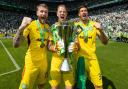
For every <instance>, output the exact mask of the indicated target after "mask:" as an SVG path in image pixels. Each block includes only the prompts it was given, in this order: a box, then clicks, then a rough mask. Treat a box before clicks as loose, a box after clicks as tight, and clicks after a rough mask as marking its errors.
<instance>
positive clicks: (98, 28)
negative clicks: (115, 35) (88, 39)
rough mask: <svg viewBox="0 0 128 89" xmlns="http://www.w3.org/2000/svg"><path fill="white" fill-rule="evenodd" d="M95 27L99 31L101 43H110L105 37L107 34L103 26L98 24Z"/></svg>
mask: <svg viewBox="0 0 128 89" xmlns="http://www.w3.org/2000/svg"><path fill="white" fill-rule="evenodd" d="M94 27H95V28H96V29H97V30H98V31H99V34H98V37H99V39H100V40H101V42H102V43H103V44H104V45H106V44H107V43H108V38H107V36H106V35H105V33H104V32H103V29H102V26H101V24H100V23H98V22H96V24H95V25H94Z"/></svg>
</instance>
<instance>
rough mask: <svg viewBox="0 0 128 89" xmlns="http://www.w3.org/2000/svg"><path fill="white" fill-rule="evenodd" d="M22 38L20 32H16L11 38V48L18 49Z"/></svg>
mask: <svg viewBox="0 0 128 89" xmlns="http://www.w3.org/2000/svg"><path fill="white" fill-rule="evenodd" d="M22 38H23V36H22V32H21V31H17V33H16V36H15V37H14V38H13V46H14V47H19V45H20V42H21V39H22Z"/></svg>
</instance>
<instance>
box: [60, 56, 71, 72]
mask: <svg viewBox="0 0 128 89" xmlns="http://www.w3.org/2000/svg"><path fill="white" fill-rule="evenodd" d="M70 70H71V68H70V65H69V63H68V58H64V61H63V63H62V65H61V68H60V71H62V72H68V71H70Z"/></svg>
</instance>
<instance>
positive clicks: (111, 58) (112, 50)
mask: <svg viewBox="0 0 128 89" xmlns="http://www.w3.org/2000/svg"><path fill="white" fill-rule="evenodd" d="M0 40H2V42H3V43H4V45H5V47H6V48H7V49H8V51H9V52H10V54H11V55H12V56H13V58H14V59H15V61H16V63H17V64H18V65H19V66H20V68H21V69H20V70H19V71H16V72H13V73H9V74H5V75H2V76H0V89H18V86H19V84H20V80H21V74H22V69H23V66H24V56H25V53H26V50H27V45H26V46H24V45H25V43H24V44H23V45H22V46H21V47H20V48H13V46H12V39H0ZM96 53H97V56H98V59H99V64H100V67H101V71H102V75H103V83H104V89H127V88H128V76H127V75H128V44H127V43H120V42H113V41H109V44H108V45H106V46H104V45H102V44H101V43H100V42H99V41H97V51H96ZM15 69H16V68H15V66H14V64H13V63H12V61H11V60H10V58H9V56H8V55H7V53H6V51H5V50H4V48H3V46H2V44H1V43H0V75H1V74H3V73H6V72H9V71H13V70H15ZM91 86H92V85H91V84H90V83H89V82H88V83H87V89H93V88H92V87H91ZM46 89H50V88H49V84H47V86H46ZM60 89H64V88H62V86H61V88H60Z"/></svg>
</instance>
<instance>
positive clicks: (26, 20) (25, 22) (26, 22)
mask: <svg viewBox="0 0 128 89" xmlns="http://www.w3.org/2000/svg"><path fill="white" fill-rule="evenodd" d="M31 21H32V19H31V18H29V17H24V18H23V20H22V23H21V25H20V27H19V28H18V30H17V32H16V36H15V37H14V38H13V46H14V47H19V45H20V42H21V38H22V37H23V35H22V34H23V31H24V29H25V28H26V27H27V26H28V25H29V24H30V23H31Z"/></svg>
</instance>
